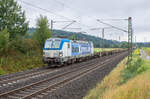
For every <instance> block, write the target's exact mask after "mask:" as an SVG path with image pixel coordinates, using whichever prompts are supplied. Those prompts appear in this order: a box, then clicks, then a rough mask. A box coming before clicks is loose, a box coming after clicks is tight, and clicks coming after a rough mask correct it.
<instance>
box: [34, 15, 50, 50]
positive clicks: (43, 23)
mask: <svg viewBox="0 0 150 99" xmlns="http://www.w3.org/2000/svg"><path fill="white" fill-rule="evenodd" d="M36 28H37V30H36V31H35V33H34V36H33V37H34V38H35V39H36V40H37V42H38V44H39V45H40V46H41V47H43V45H44V42H45V40H46V39H47V38H50V37H51V31H50V29H49V23H48V19H47V17H46V16H42V15H40V17H39V18H38V19H37V23H36Z"/></svg>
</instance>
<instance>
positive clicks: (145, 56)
mask: <svg viewBox="0 0 150 99" xmlns="http://www.w3.org/2000/svg"><path fill="white" fill-rule="evenodd" d="M140 54H141V58H143V59H146V60H150V56H149V55H147V53H146V52H145V51H144V50H142V49H140Z"/></svg>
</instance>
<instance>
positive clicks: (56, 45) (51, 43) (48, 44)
mask: <svg viewBox="0 0 150 99" xmlns="http://www.w3.org/2000/svg"><path fill="white" fill-rule="evenodd" d="M59 47H60V40H55V41H52V40H47V41H46V43H45V48H59Z"/></svg>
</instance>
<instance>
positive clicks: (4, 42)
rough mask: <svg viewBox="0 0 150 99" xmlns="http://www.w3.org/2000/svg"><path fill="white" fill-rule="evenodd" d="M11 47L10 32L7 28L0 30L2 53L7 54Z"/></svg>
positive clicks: (0, 49) (0, 52)
mask: <svg viewBox="0 0 150 99" xmlns="http://www.w3.org/2000/svg"><path fill="white" fill-rule="evenodd" d="M8 47H9V33H8V32H7V29H5V30H3V31H1V32H0V54H6V53H7V51H8Z"/></svg>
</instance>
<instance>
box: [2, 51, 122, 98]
mask: <svg viewBox="0 0 150 99" xmlns="http://www.w3.org/2000/svg"><path fill="white" fill-rule="evenodd" d="M120 55H124V53H122V54H119V55H116V56H115V57H114V56H112V57H109V58H108V59H106V60H105V61H102V62H100V61H98V60H97V61H95V62H93V63H91V64H88V65H87V66H81V67H79V68H75V69H73V70H70V71H68V72H64V73H61V74H58V75H55V76H53V77H50V78H47V79H44V80H41V81H39V82H36V83H32V84H30V85H27V86H24V87H22V88H17V89H14V90H12V91H8V92H5V93H2V94H0V98H11V99H12V98H16V99H18V98H21V99H30V98H32V97H37V98H39V96H40V95H39V94H46V92H47V91H50V90H51V91H52V90H55V89H57V88H59V87H61V86H63V85H65V84H67V83H70V82H72V81H74V80H76V79H78V78H80V77H82V76H84V75H86V74H88V73H90V72H92V71H94V70H96V69H104V65H106V64H108V63H111V62H112V61H114V60H115V58H117V57H118V56H120Z"/></svg>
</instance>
